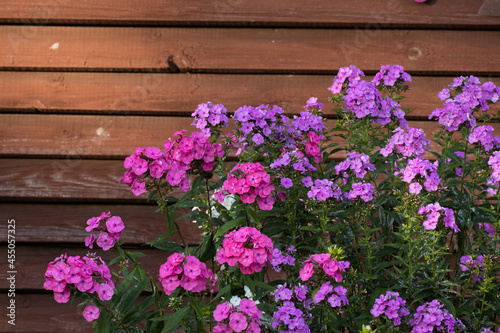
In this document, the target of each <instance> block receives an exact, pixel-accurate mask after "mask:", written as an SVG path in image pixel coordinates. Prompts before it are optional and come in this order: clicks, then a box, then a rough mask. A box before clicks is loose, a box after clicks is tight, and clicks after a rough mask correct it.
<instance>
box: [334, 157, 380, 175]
mask: <svg viewBox="0 0 500 333" xmlns="http://www.w3.org/2000/svg"><path fill="white" fill-rule="evenodd" d="M346 170H350V171H351V172H352V173H354V175H355V176H356V177H357V178H364V177H365V175H366V173H367V172H368V171H373V170H375V166H374V165H373V164H371V163H370V157H369V156H368V155H366V154H364V153H360V154H358V153H356V152H349V153H347V158H346V159H345V160H344V161H342V162H340V163H339V164H337V165H336V166H335V171H336V172H337V175H338V174H339V173H341V172H342V171H346Z"/></svg>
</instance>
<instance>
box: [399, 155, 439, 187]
mask: <svg viewBox="0 0 500 333" xmlns="http://www.w3.org/2000/svg"><path fill="white" fill-rule="evenodd" d="M437 166H438V162H437V161H435V162H434V163H431V162H429V161H428V160H423V159H420V158H413V159H411V160H408V162H407V165H406V167H405V168H404V169H402V170H400V171H397V172H395V173H394V174H395V175H396V176H397V175H402V179H403V181H404V182H405V183H408V184H411V183H413V179H415V177H417V175H420V177H421V178H423V179H425V181H424V186H425V189H426V190H427V191H436V190H437V188H438V186H439V185H440V184H441V179H439V175H438V173H437ZM417 194H418V193H417Z"/></svg>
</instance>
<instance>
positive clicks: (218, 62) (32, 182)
mask: <svg viewBox="0 0 500 333" xmlns="http://www.w3.org/2000/svg"><path fill="white" fill-rule="evenodd" d="M495 6H496V7H495ZM495 15H496V16H495ZM499 15H500V10H499V6H498V1H496V0H488V1H485V2H484V3H483V1H482V0H437V1H436V0H430V1H429V3H427V4H419V3H415V2H414V1H412V0H380V1H371V0H337V1H331V0H316V1H301V0H292V1H282V0H278V1H264V0H252V1H243V0H211V1H199V0H183V1H172V0H148V1H142V0H114V1H95V0H86V1H83V0H82V1H76V0H52V1H43V0H0V46H1V47H0V212H1V218H2V222H1V224H0V242H1V254H0V256H1V260H0V289H1V291H2V303H1V304H0V308H1V309H3V310H1V311H0V314H1V317H0V318H2V319H1V320H0V332H73V333H78V332H90V331H91V325H90V324H88V323H87V322H85V321H84V320H83V318H82V317H81V315H80V313H79V312H78V311H79V310H77V309H76V307H75V306H74V305H73V306H68V305H60V304H57V303H56V302H55V301H54V300H53V297H52V295H51V293H48V292H45V291H44V290H43V287H42V285H43V281H44V280H43V273H44V271H45V268H46V265H47V263H48V262H50V261H51V260H53V259H54V258H55V257H56V256H58V255H59V254H61V253H64V252H68V253H69V254H82V253H84V252H85V249H84V247H83V240H84V237H85V231H84V227H85V225H86V224H85V222H86V220H87V219H88V218H90V217H92V216H96V215H99V214H100V213H101V212H102V211H111V212H112V213H113V214H114V215H120V216H122V218H123V220H124V221H125V223H126V227H127V229H126V233H125V236H126V238H127V241H128V243H129V246H132V247H134V246H138V245H140V244H142V243H145V242H147V241H150V240H152V239H153V238H154V237H155V236H156V235H158V234H159V233H160V232H161V231H162V230H164V229H163V228H164V221H163V217H162V216H160V215H157V214H155V213H154V208H155V207H154V206H153V205H151V204H147V202H146V200H145V199H144V197H140V198H136V197H134V196H133V195H132V194H131V193H130V192H129V190H128V189H127V188H126V186H125V185H119V184H118V179H119V178H120V177H121V175H122V173H123V171H124V169H123V166H122V160H123V158H124V157H126V156H127V155H129V154H131V153H132V152H133V150H134V149H135V148H136V147H137V146H159V147H161V146H162V144H163V142H164V141H165V140H166V139H167V138H168V137H170V136H171V135H172V133H173V132H174V131H177V130H180V129H182V128H188V126H189V124H190V122H191V120H190V118H189V116H190V114H191V112H193V111H194V110H195V108H196V106H197V105H198V104H199V103H202V102H206V101H213V102H217V103H224V104H225V105H226V107H227V109H228V110H229V111H230V112H232V111H234V110H235V109H236V108H237V107H239V106H242V105H245V104H247V105H260V104H263V103H270V104H277V105H279V106H281V107H283V108H284V109H285V111H286V112H288V113H297V112H300V111H301V109H302V107H303V105H304V104H305V101H306V100H307V99H308V98H309V97H311V96H317V97H319V98H320V100H321V101H322V102H323V103H325V104H327V98H328V96H329V91H328V90H327V88H328V87H329V86H330V85H331V82H332V79H333V77H334V76H335V74H336V71H337V69H338V68H339V67H342V66H348V65H350V64H354V65H356V66H357V67H359V68H361V69H362V70H364V71H365V73H367V74H374V73H375V72H376V71H377V70H378V69H379V68H380V66H381V65H387V64H400V65H402V66H404V67H405V69H406V70H407V71H408V72H409V73H410V74H411V75H412V76H413V82H412V84H411V87H412V90H411V91H410V92H409V93H408V94H407V96H408V97H407V99H405V100H404V101H403V102H404V103H405V105H407V106H412V107H413V110H414V111H413V113H412V116H411V119H412V121H413V126H415V127H416V126H420V127H424V128H425V129H426V130H427V131H431V130H432V128H435V127H434V125H432V124H429V123H428V122H426V119H427V115H428V114H429V113H430V112H431V111H432V110H433V109H434V108H436V107H439V106H440V101H439V99H438V98H437V92H438V91H440V90H441V89H443V88H445V87H446V86H447V85H448V83H449V82H451V80H452V78H453V77H454V76H456V75H469V74H477V75H479V76H481V77H482V79H484V80H492V81H494V82H495V83H497V84H500V32H499V29H500V16H499ZM330 115H331V113H330ZM8 219H15V221H16V234H15V236H16V271H17V274H16V297H15V300H16V326H11V325H9V324H7V320H6V315H5V312H6V307H5V306H6V304H7V302H8V299H7V297H6V291H7V290H8V289H9V284H8V281H7V280H6V277H7V273H6V272H7V271H8V270H9V268H8V266H7V261H6V256H7V243H6V241H7V220H8ZM183 227H184V228H185V229H186V231H187V232H188V233H189V236H188V238H189V240H190V242H192V243H196V242H198V241H199V240H200V236H199V235H198V234H197V230H196V229H195V228H193V227H192V225H191V223H190V222H189V221H186V223H185V224H184V226H183ZM148 252H149V253H153V252H154V251H151V250H149V251H148ZM149 260H150V261H149V262H148V267H150V269H151V272H152V273H154V274H156V270H157V267H158V265H159V264H161V263H162V262H163V260H164V258H163V257H161V256H155V257H153V258H150V259H149ZM80 311H81V310H80Z"/></svg>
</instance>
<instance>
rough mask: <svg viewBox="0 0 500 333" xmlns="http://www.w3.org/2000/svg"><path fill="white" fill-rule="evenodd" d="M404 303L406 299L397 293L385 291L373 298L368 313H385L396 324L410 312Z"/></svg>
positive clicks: (377, 315)
mask: <svg viewBox="0 0 500 333" xmlns="http://www.w3.org/2000/svg"><path fill="white" fill-rule="evenodd" d="M405 305H406V301H405V300H403V299H402V298H401V297H399V293H397V292H394V293H393V292H391V291H387V292H386V293H385V294H382V295H380V296H379V297H378V298H377V299H376V300H375V304H373V307H372V309H371V310H370V313H371V314H372V315H373V316H374V317H379V316H380V315H385V316H386V317H387V318H388V319H390V320H392V321H393V323H394V325H396V326H398V325H400V324H401V318H402V317H404V316H407V315H409V314H410V312H409V311H408V309H407V308H406V307H405Z"/></svg>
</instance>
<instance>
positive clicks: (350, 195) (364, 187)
mask: <svg viewBox="0 0 500 333" xmlns="http://www.w3.org/2000/svg"><path fill="white" fill-rule="evenodd" d="M375 192H376V191H375V186H374V185H373V184H370V183H364V182H357V183H353V184H352V190H350V191H349V192H346V193H344V196H345V197H346V198H347V199H349V200H351V201H354V200H356V199H357V198H360V199H361V200H363V201H364V202H368V201H371V200H372V199H373V195H374V194H375Z"/></svg>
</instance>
